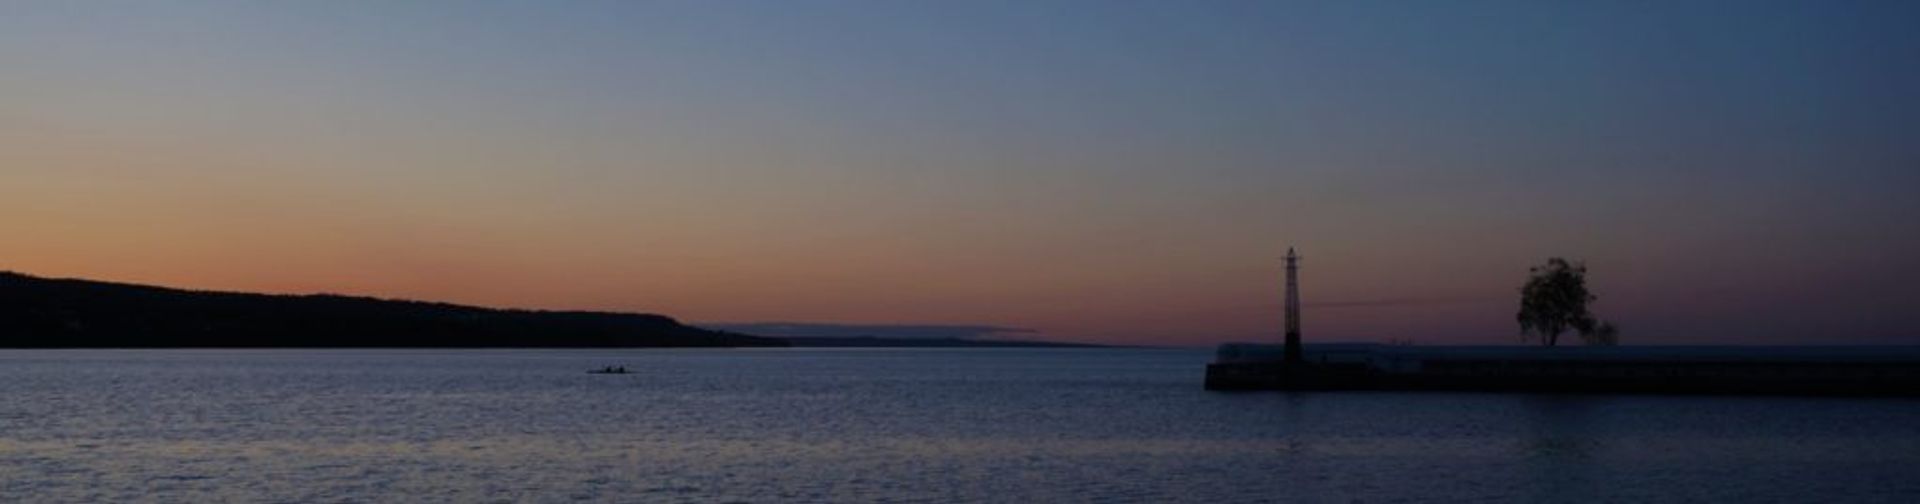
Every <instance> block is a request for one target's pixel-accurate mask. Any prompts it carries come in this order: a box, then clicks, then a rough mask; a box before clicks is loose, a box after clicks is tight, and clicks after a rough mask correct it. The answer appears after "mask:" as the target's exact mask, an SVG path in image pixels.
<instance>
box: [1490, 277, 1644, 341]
mask: <svg viewBox="0 0 1920 504" xmlns="http://www.w3.org/2000/svg"><path fill="white" fill-rule="evenodd" d="M1527 272H1528V276H1527V283H1526V285H1523V286H1521V287H1520V313H1519V314H1518V315H1515V316H1514V319H1515V320H1517V321H1519V322H1520V335H1521V337H1523V338H1526V337H1530V336H1538V337H1539V338H1540V343H1541V344H1544V345H1546V346H1554V345H1557V344H1559V342H1560V334H1561V333H1565V332H1567V330H1569V329H1571V330H1573V331H1575V332H1578V333H1579V334H1580V338H1581V340H1583V341H1585V342H1586V343H1587V344H1589V345H1613V344H1615V343H1618V342H1619V335H1620V331H1619V329H1618V328H1616V327H1615V326H1614V325H1613V324H1612V323H1610V322H1601V321H1599V320H1596V319H1594V317H1593V313H1591V312H1589V311H1587V303H1591V302H1593V301H1595V300H1597V299H1599V298H1598V297H1595V296H1594V295H1593V294H1591V293H1589V292H1587V266H1586V264H1583V263H1579V262H1568V261H1567V260H1566V259H1562V258H1558V257H1554V258H1549V259H1547V263H1546V264H1544V265H1541V266H1534V267H1532V268H1528V269H1527Z"/></svg>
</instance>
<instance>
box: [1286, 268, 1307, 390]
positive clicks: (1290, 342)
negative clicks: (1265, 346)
mask: <svg viewBox="0 0 1920 504" xmlns="http://www.w3.org/2000/svg"><path fill="white" fill-rule="evenodd" d="M1286 317H1287V319H1286V324H1287V348H1286V359H1287V364H1289V365H1297V364H1300V363H1301V361H1303V360H1305V359H1304V358H1303V357H1302V356H1301V355H1300V352H1301V350H1300V254H1296V253H1294V252H1293V247H1287V308H1286Z"/></svg>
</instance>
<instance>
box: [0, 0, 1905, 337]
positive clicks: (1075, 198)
mask: <svg viewBox="0 0 1920 504" xmlns="http://www.w3.org/2000/svg"><path fill="white" fill-rule="evenodd" d="M1916 25H1920V4H1915V3H1913V2H1759V1H1743V2H1107V1H1103V2H965V3H935V2H404V3H402V2H377V3H376V2H367V3H355V2H275V3H259V2H84V3H79V2H8V3H6V4H4V5H0V64H3V65H5V67H6V68H8V69H9V71H8V72H6V73H5V74H4V75H0V151H4V152H7V154H4V155H0V201H4V202H0V215H5V216H6V217H0V231H7V232H8V234H9V235H12V236H22V237H25V238H24V239H23V240H20V242H21V243H22V244H20V245H17V246H14V245H10V246H9V249H8V250H7V251H5V252H0V267H4V268H9V269H16V270H21V271H26V272H29V273H44V274H52V275H66V276H89V277H104V278H110V279H121V280H134V281H151V282H159V283H170V284H180V285H186V286H198V287H208V288H235V289H257V290H272V291H299V292H305V291H315V290H323V291H340V292H350V293H365V294H376V295H388V296H404V297H423V298H432V299H447V300H453V301H463V302H473V303H483V304H495V305H509V306H541V307H558V308H593V309H619V310H642V311H659V312H665V313H668V314H673V315H678V316H681V317H682V318H687V319H692V320H733V321H755V320H797V321H814V322H822V323H838V324H910V325H929V324H945V325H979V326H1001V327H1021V328H1031V329H1033V330H1035V331H1037V334H1038V335H1040V336H1043V337H1051V338H1056V339H1072V340H1081V341H1112V342H1129V343H1167V342H1172V343H1195V344H1203V343H1209V342H1214V341H1225V340H1245V339H1259V338H1265V337H1269V336H1272V335H1273V334H1275V333H1277V330H1278V325H1277V323H1275V321H1274V319H1275V316H1274V315H1275V314H1274V313H1272V312H1273V306H1276V305H1277V294H1276V292H1275V290H1276V288H1277V285H1278V283H1277V281H1276V279H1277V275H1278V261H1277V257H1278V256H1279V255H1280V254H1281V253H1283V252H1284V249H1285V247H1286V246H1288V245H1297V246H1299V247H1301V248H1302V249H1303V251H1305V253H1306V254H1307V255H1308V257H1309V258H1310V259H1309V263H1308V264H1309V269H1308V270H1307V271H1308V273H1307V274H1308V275H1309V276H1308V280H1309V282H1308V288H1309V291H1308V293H1309V295H1308V299H1309V300H1310V301H1319V302H1326V303H1330V304H1341V303H1349V304H1351V303H1359V304H1363V305H1364V304H1366V303H1368V302H1370V301H1373V300H1383V299H1386V300H1407V299H1432V300H1442V301H1444V302H1436V303H1389V304H1380V305H1378V307H1376V308H1368V309H1355V308H1348V309H1340V310H1329V311H1326V312H1325V314H1324V315H1321V316H1318V317H1317V318H1316V319H1315V323H1313V324H1309V332H1310V333H1312V334H1315V335H1319V336H1322V337H1324V338H1327V339H1382V340H1383V339H1389V338H1393V339H1407V338H1411V339H1415V340H1416V341H1434V342H1507V341H1512V340H1513V337H1514V335H1513V331H1514V328H1513V326H1512V321H1511V316H1512V313H1511V312H1512V311H1513V306H1510V305H1512V304H1514V302H1513V300H1511V299H1509V298H1511V297H1512V295H1513V288H1514V287H1516V286H1517V285H1518V284H1519V282H1520V280H1521V278H1520V277H1521V276H1522V275H1524V272H1525V269H1526V266H1527V265H1529V264H1532V263H1537V262H1539V261H1541V260H1543V259H1544V258H1545V257H1548V256H1552V255H1565V256H1571V257H1576V258H1583V259H1586V260H1587V261H1589V263H1591V265H1592V266H1593V269H1594V271H1595V273H1594V274H1595V282H1596V288H1597V289H1598V290H1599V294H1600V295H1601V296H1602V298H1603V299H1602V301H1601V304H1599V305H1596V309H1597V310H1598V311H1600V312H1601V314H1602V315H1603V316H1607V317H1610V318H1614V319H1617V320H1618V321H1619V322H1620V323H1621V324H1622V326H1623V327H1625V328H1626V330H1627V332H1626V337H1625V339H1626V340H1627V341H1629V342H1634V341H1640V342H1674V343H1687V342H1772V343H1777V342H1887V341H1904V342H1920V339H1916V338H1920V321H1917V320H1915V319H1914V317H1913V316H1912V315H1909V314H1910V313H1916V312H1920V296H1916V295H1914V294H1912V293H1911V291H1910V289H1909V287H1908V286H1910V285H1913V284H1914V283H1915V282H1916V281H1920V273H1916V271H1920V260H1916V259H1914V258H1915V257H1920V225H1917V224H1915V223H1914V222H1915V219H1914V216H1916V215H1920V198H1915V197H1913V196H1912V195H1911V191H1912V188H1913V187H1920V147H1916V146H1920V128H1915V127H1914V124H1915V123H1916V121H1915V119H1916V117H1920V93H1915V92H1914V91H1913V90H1914V89H1920V65H1915V64H1913V62H1915V61H1920V33H1917V32H1920V30H1914V29H1912V27H1913V26H1916ZM75 202H87V204H84V205H82V204H76V203H75Z"/></svg>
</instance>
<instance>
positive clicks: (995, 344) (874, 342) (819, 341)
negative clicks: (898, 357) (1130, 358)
mask: <svg viewBox="0 0 1920 504" xmlns="http://www.w3.org/2000/svg"><path fill="white" fill-rule="evenodd" d="M786 340H787V341H788V342H791V343H793V346H796V347H832V348H855V347H870V348H871V347H881V348H1104V347H1105V345H1090V344H1085V343H1055V342H1051V341H1017V340H973V339H959V338H878V337H872V336H830V337H788V338H786Z"/></svg>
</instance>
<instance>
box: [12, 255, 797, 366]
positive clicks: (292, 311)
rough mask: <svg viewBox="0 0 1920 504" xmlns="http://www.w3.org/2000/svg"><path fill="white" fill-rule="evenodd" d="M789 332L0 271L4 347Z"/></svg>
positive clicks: (618, 342) (725, 338)
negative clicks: (738, 330) (734, 330)
mask: <svg viewBox="0 0 1920 504" xmlns="http://www.w3.org/2000/svg"><path fill="white" fill-rule="evenodd" d="M736 346H787V342H786V341H785V340H780V339H775V338H762V337H757V336H747V335H743V334H736V333H729V332H722V331H713V330H708V329H700V328H696V327H690V326H686V325H682V324H680V322H678V321H676V320H674V319H673V318H670V317H666V316H662V315H652V314H634V313H606V312H577V311H537V310H505V309H492V308H480V307H473V306H461V305H454V304H446V303H432V302H421V301H405V300H387V299H376V298H369V297H352V296H340V295H331V294H316V295H272V294H247V293H235V292H207V291H190V290H181V289H171V288H165V287H154V286H145V285H133V284H120V283H110V282H97V281H88V280H72V279H48V278H39V277H34V276H29V275H23V274H19V273H11V272H0V347H5V348H159V347H232V348H260V347H736Z"/></svg>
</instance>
